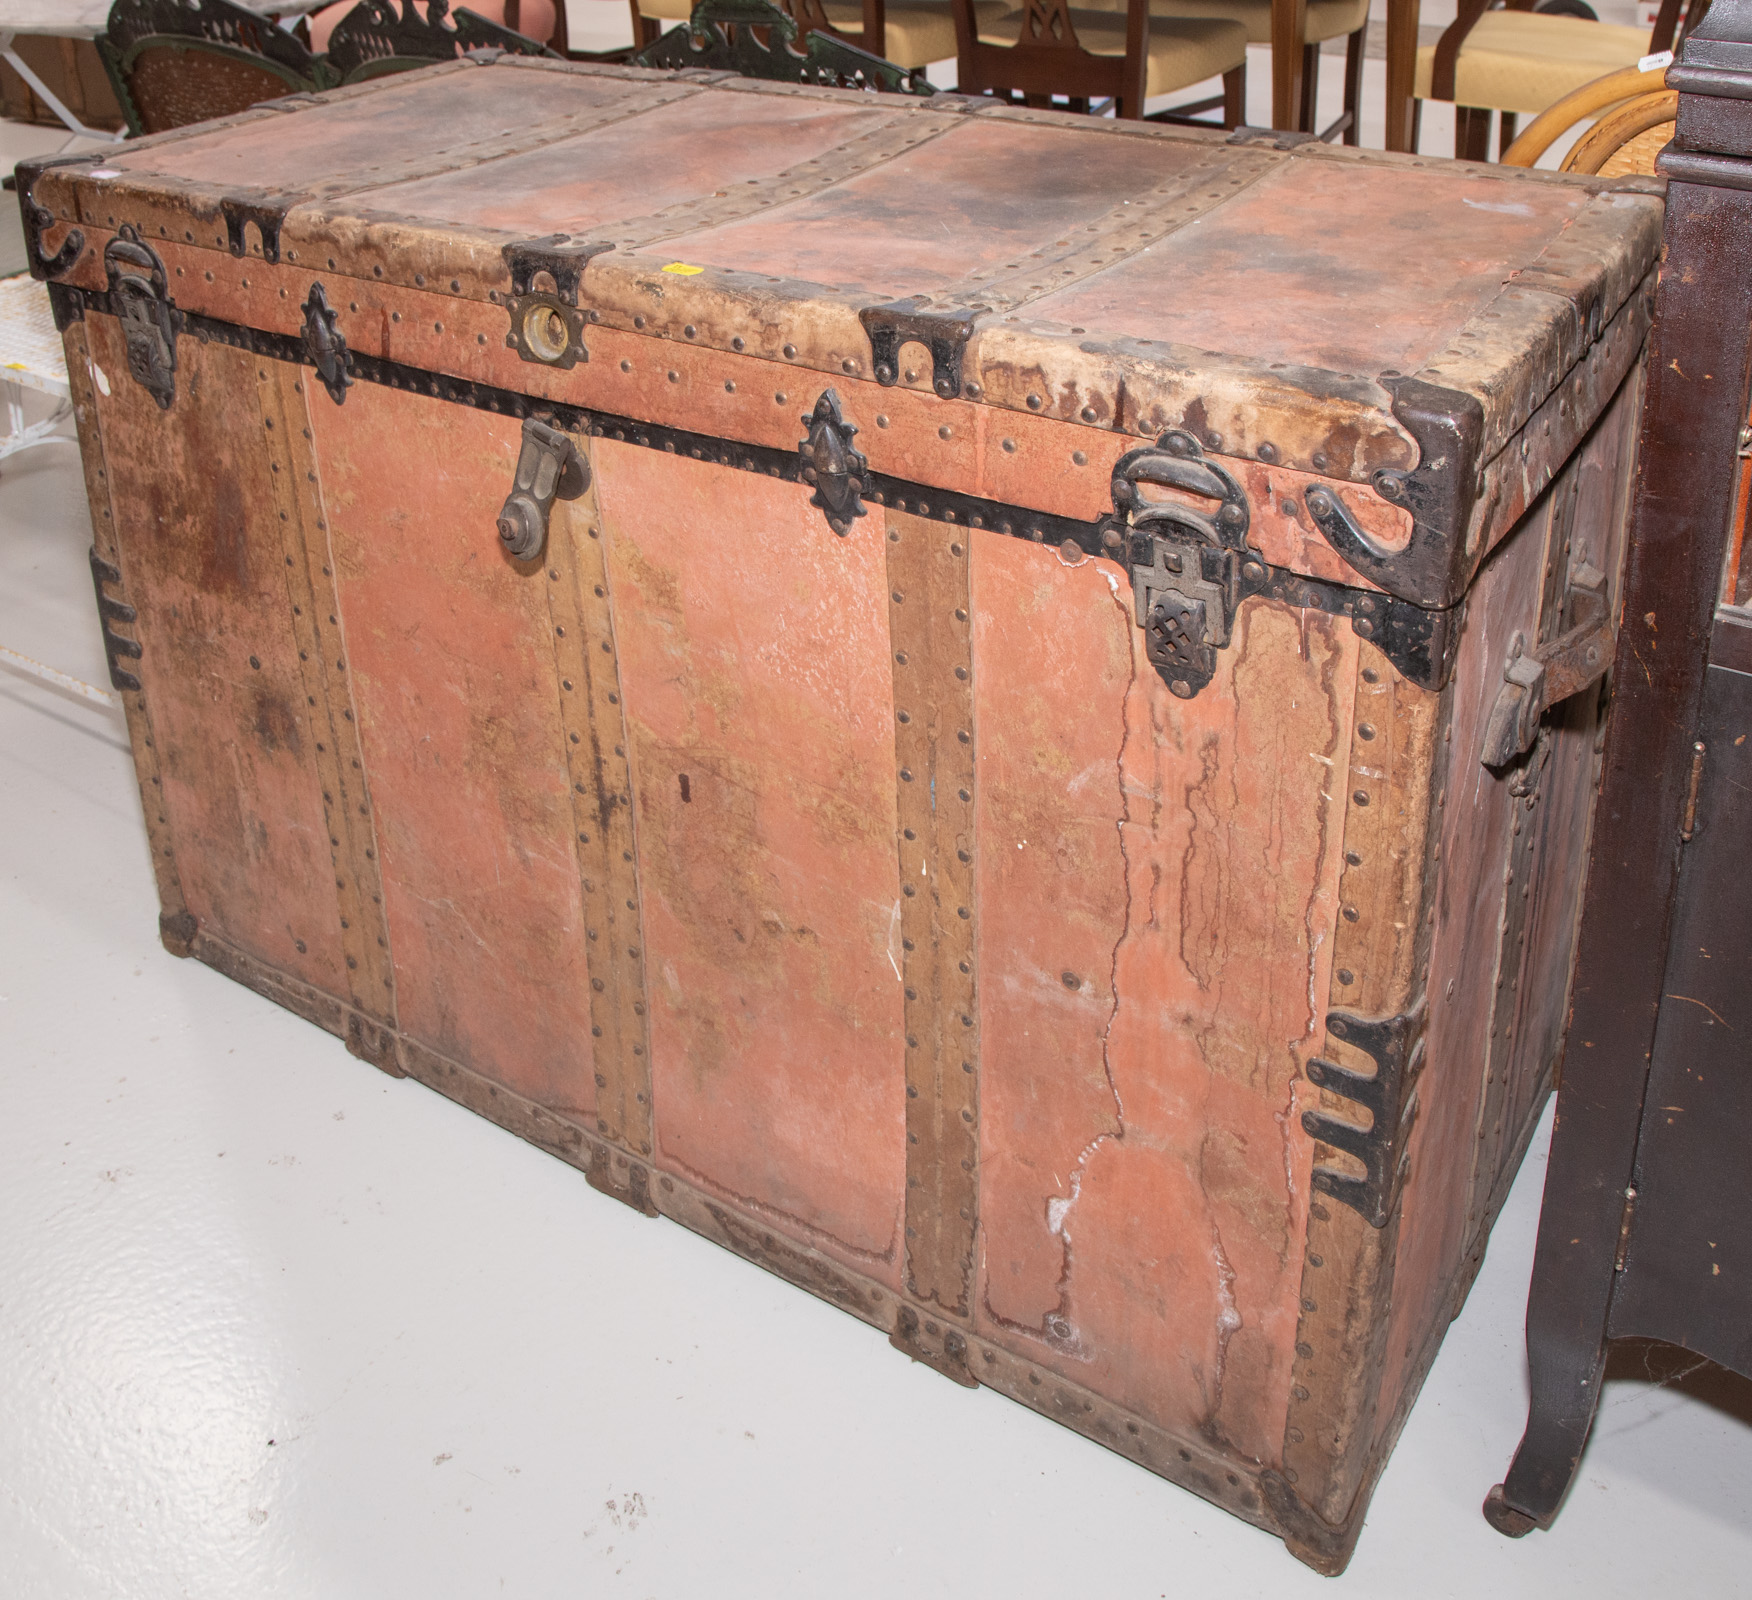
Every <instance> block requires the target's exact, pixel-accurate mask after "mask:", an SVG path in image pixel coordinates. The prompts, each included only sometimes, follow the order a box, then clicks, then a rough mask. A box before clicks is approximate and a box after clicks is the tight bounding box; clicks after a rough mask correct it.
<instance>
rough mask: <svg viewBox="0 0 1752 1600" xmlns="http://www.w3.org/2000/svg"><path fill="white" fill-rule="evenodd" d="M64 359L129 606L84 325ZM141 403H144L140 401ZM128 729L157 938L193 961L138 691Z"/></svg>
mask: <svg viewBox="0 0 1752 1600" xmlns="http://www.w3.org/2000/svg"><path fill="white" fill-rule="evenodd" d="M61 340H62V345H63V347H64V348H65V351H66V355H67V385H68V388H69V390H70V391H71V394H72V399H73V417H74V421H75V422H76V424H77V425H78V429H79V459H80V462H81V463H82V464H83V466H84V469H85V496H86V499H87V501H88V502H89V503H90V506H91V538H92V551H93V553H94V554H95V555H96V556H97V558H98V559H99V560H100V561H104V562H107V563H108V564H109V566H110V567H111V568H113V569H114V570H115V571H118V572H120V573H121V575H122V577H121V581H120V583H119V584H107V585H106V586H105V588H106V592H107V593H108V594H109V597H110V598H111V599H112V600H119V601H121V602H122V603H123V604H129V603H130V602H129V600H128V593H129V589H128V563H127V562H126V560H124V558H123V555H122V548H121V542H120V540H119V539H118V538H117V537H116V520H115V513H114V511H113V510H112V508H111V506H110V486H109V466H108V463H107V461H106V459H105V456H104V446H103V428H102V425H101V423H100V422H99V420H98V412H97V395H96V393H95V391H94V387H93V384H92V378H91V352H90V348H89V346H88V344H87V342H86V337H85V324H84V322H83V321H79V322H70V323H68V325H67V327H66V330H65V331H64V332H63V333H62V335H61ZM142 403H144V401H142ZM100 625H103V626H108V627H110V628H112V629H114V630H115V631H116V632H117V633H120V634H123V635H124V636H129V635H132V634H133V633H134V632H135V631H136V630H134V629H132V628H130V627H129V625H128V624H126V623H118V622H115V621H111V622H109V623H107V624H105V623H102V622H101V619H100ZM116 693H117V695H118V696H119V698H120V699H121V702H122V711H123V714H124V715H125V716H126V717H127V721H128V743H129V744H130V745H132V746H133V751H134V771H135V774H136V775H137V777H138V778H139V782H140V806H141V810H142V811H143V812H144V813H145V817H146V841H147V844H148V846H149V848H150V850H151V854H152V874H153V877H154V879H155V880H156V882H157V885H158V904H159V916H158V934H159V937H160V938H161V939H162V940H163V941H164V947H165V949H167V950H168V951H169V952H170V953H171V954H172V955H174V956H186V955H188V954H190V951H191V945H192V942H193V940H194V936H195V932H196V928H195V919H194V916H193V915H192V914H191V913H190V911H189V909H188V905H187V903H186V902H185V901H184V899H183V891H182V880H181V879H180V878H179V877H178V875H177V870H176V847H175V845H174V844H173V843H172V840H171V831H170V823H169V821H168V820H167V817H166V813H165V809H164V784H163V780H162V778H161V776H160V774H159V770H158V745H157V742H156V740H155V738H154V735H153V731H152V718H151V714H150V713H149V712H148V710H147V708H146V697H145V695H144V694H143V693H142V692H141V691H140V690H138V689H120V688H118V689H117V691H116Z"/></svg>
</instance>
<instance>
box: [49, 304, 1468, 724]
mask: <svg viewBox="0 0 1752 1600" xmlns="http://www.w3.org/2000/svg"><path fill="white" fill-rule="evenodd" d="M49 296H50V301H51V304H52V305H53V306H54V308H55V315H56V319H57V326H65V324H66V322H69V321H73V320H77V319H78V318H80V317H82V316H84V315H85V313H86V312H87V311H97V312H101V313H103V314H106V315H112V316H113V315H114V314H115V312H114V310H113V309H112V307H111V305H110V299H109V295H108V294H107V293H106V292H104V291H102V290H89V289H79V288H75V287H73V286H71V285H67V284H50V285H49ZM171 315H172V318H173V321H174V323H175V326H176V328H177V329H178V331H179V332H181V333H184V334H187V335H188V336H190V337H193V338H196V339H200V340H204V341H210V342H212V343H216V344H224V345H229V346H232V347H234V348H237V349H243V350H249V351H252V352H253V353H255V354H257V355H263V356H266V357H268V358H270V359H272V360H277V361H284V362H287V363H289V364H291V365H294V366H312V365H313V361H312V358H311V355H310V352H309V351H308V350H307V348H306V346H305V343H304V341H303V339H302V338H301V337H299V336H296V335H290V334H274V333H264V332H262V331H261V330H260V329H256V328H248V327H244V326H242V325H240V324H237V323H231V322H224V321H221V320H219V319H217V318H213V317H206V316H202V315H200V314H199V313H197V312H186V311H180V310H173V311H172V313H171ZM348 362H349V369H350V371H351V374H352V376H353V377H354V378H355V379H356V380H358V381H362V382H366V383H374V384H379V385H382V386H383V387H386V388H391V389H400V390H403V391H405V392H409V393H414V394H424V395H428V396H430V397H431V398H433V399H440V400H446V401H449V402H451V403H453V404H457V405H465V406H469V407H471V408H472V409H475V410H480V411H490V412H494V413H497V414H500V415H503V416H506V417H510V418H514V419H517V420H518V421H521V420H522V419H523V418H525V417H530V416H538V417H544V418H546V417H551V418H552V419H553V425H554V426H555V427H558V428H562V429H565V430H567V431H569V432H580V431H583V430H586V429H587V430H588V431H589V432H590V433H591V434H593V435H595V436H597V437H600V438H609V439H613V440H616V441H617V442H621V443H630V444H635V445H638V446H640V447H641V448H645V449H653V450H662V451H665V452H667V453H669V454H671V455H684V456H688V457H690V458H692V459H694V460H697V461H712V462H716V463H717V464H719V465H720V466H727V467H733V468H735V469H736V470H738V471H742V472H754V473H759V474H760V475H762V476H763V477H772V478H783V479H785V480H787V481H789V482H793V483H803V482H805V480H804V478H803V472H802V469H803V462H802V459H801V456H800V455H799V453H798V452H797V451H796V450H795V449H792V450H782V449H777V448H775V447H772V446H768V445H751V444H744V443H742V442H741V441H739V440H734V439H725V438H721V437H718V436H715V435H712V434H704V433H694V432H691V431H688V430H686V429H680V428H667V427H663V426H661V425H659V424H655V423H648V422H642V421H639V420H638V419H637V418H633V417H623V416H617V415H614V414H612V413H608V412H599V411H588V410H586V409H585V408H582V407H579V406H569V405H565V404H562V403H557V402H553V401H547V400H540V399H536V398H534V397H532V396H529V395H525V394H520V393H518V392H517V391H515V390H510V389H499V388H495V387H493V386H491V385H488V384H481V383H475V382H472V381H470V380H468V379H463V378H451V377H447V376H444V375H443V374H439V373H434V372H429V371H426V370H424V369H422V368H418V367H410V366H406V365H403V364H402V363H400V362H395V361H388V360H384V359H382V358H381V357H377V356H368V355H364V354H362V353H360V352H358V351H349V352H348ZM863 481H864V484H865V487H864V489H863V491H862V498H863V499H864V500H865V501H866V502H869V503H872V504H875V505H881V506H892V507H893V508H894V509H895V510H896V511H900V512H905V513H907V514H909V515H912V516H918V517H924V518H926V519H928V520H931V521H937V522H953V523H960V524H961V525H962V526H964V527H970V528H984V529H989V530H990V531H992V532H996V533H1000V534H1004V535H1006V536H1007V537H1011V538H1018V539H1026V540H1027V541H1029V542H1030V543H1033V544H1051V545H1056V546H1058V547H1060V548H1061V549H1064V550H1067V551H1068V552H1070V551H1074V552H1080V553H1081V554H1082V555H1084V556H1088V557H1098V558H1103V559H1107V560H1113V559H1114V550H1113V546H1112V543H1111V537H1110V535H1111V530H1112V528H1113V519H1112V518H1111V517H1105V516H1104V517H1100V518H1097V519H1096V520H1094V521H1092V522H1085V521H1081V520H1079V519H1077V518H1074V517H1064V516H1058V515H1056V514H1053V513H1050V512H1040V511H1034V510H1030V509H1029V508H1027V507H1025V506H1017V505H1011V504H1009V503H1007V502H1004V501H997V500H991V499H987V498H984V497H982V496H977V495H968V494H961V493H958V492H956V491H953V490H945V489H936V488H932V487H930V486H928V485H925V484H920V483H915V482H913V481H911V480H910V479H904V478H895V477H890V476H888V475H887V474H884V473H869V474H868V475H866V476H864V479H863ZM1254 564H1255V565H1257V566H1258V567H1259V569H1260V573H1261V576H1260V577H1259V578H1257V579H1254V578H1251V577H1247V578H1244V581H1243V589H1244V592H1243V594H1242V596H1241V599H1242V600H1246V599H1248V598H1252V597H1253V596H1255V595H1257V596H1261V597H1263V598H1265V599H1270V600H1278V601H1281V602H1283V603H1284V604H1286V605H1292V606H1296V607H1299V608H1301V609H1304V610H1310V611H1323V612H1326V613H1328V614H1329V615H1333V616H1343V617H1348V618H1350V619H1351V622H1352V626H1353V627H1354V628H1356V630H1357V632H1358V634H1359V636H1360V637H1363V638H1367V639H1370V640H1371V641H1372V642H1373V643H1374V644H1375V645H1376V646H1377V647H1378V648H1379V649H1380V650H1381V652H1382V653H1383V654H1384V655H1385V656H1386V657H1387V659H1388V660H1389V661H1390V662H1391V663H1392V664H1393V666H1394V668H1395V670H1396V671H1398V672H1400V673H1401V674H1403V676H1404V677H1405V678H1406V679H1407V681H1409V682H1411V683H1413V684H1415V685H1417V686H1418V687H1419V688H1423V689H1431V690H1435V689H1440V688H1442V687H1443V686H1444V685H1445V684H1446V683H1447V681H1448V675H1449V673H1450V672H1451V670H1452V668H1453V663H1454V653H1455V648H1456V645H1457V643H1458V639H1459V633H1460V628H1459V623H1460V620H1461V615H1462V608H1461V606H1460V605H1458V604H1456V605H1452V606H1445V607H1429V606H1423V605H1418V604H1415V603H1412V602H1409V601H1405V600H1402V599H1400V598H1398V597H1397V596H1395V595H1393V594H1391V593H1381V592H1379V591H1376V590H1373V589H1364V588H1358V587H1354V586H1351V585H1347V584H1341V583H1334V582H1331V581H1329V580H1327V579H1324V578H1314V577H1307V576H1304V575H1303V574H1301V573H1298V572H1291V571H1289V570H1287V569H1285V568H1282V567H1274V566H1269V565H1266V564H1265V563H1263V562H1258V563H1254Z"/></svg>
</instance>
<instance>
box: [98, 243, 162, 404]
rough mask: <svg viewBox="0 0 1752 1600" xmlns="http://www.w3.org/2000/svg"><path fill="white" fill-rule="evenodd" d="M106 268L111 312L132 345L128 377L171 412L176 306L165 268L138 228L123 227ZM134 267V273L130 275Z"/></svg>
mask: <svg viewBox="0 0 1752 1600" xmlns="http://www.w3.org/2000/svg"><path fill="white" fill-rule="evenodd" d="M103 265H104V270H105V271H106V272H107V273H108V274H109V300H110V310H112V311H113V312H114V313H115V314H116V318H117V320H118V321H119V322H120V323H121V325H122V334H123V337H124V338H126V340H127V343H128V371H129V373H130V374H132V376H133V379H134V381H135V382H136V383H137V384H139V385H140V387H141V388H142V389H144V390H145V391H146V392H147V393H148V394H150V395H151V396H152V398H153V399H154V400H156V401H157V402H158V404H159V407H160V409H162V410H165V411H168V410H169V409H170V406H171V402H172V401H174V400H175V399H176V306H175V303H174V302H173V301H172V300H171V298H170V279H169V278H168V277H167V276H166V274H165V271H164V263H163V261H161V260H160V259H159V256H158V252H157V251H156V250H154V249H153V248H152V246H151V245H149V244H145V243H143V242H142V241H141V238H140V235H139V234H138V233H137V232H135V230H134V226H133V224H132V223H128V222H124V223H123V224H122V226H121V229H120V230H119V231H118V232H117V234H116V236H115V238H113V239H111V240H110V242H109V243H108V244H107V245H105V246H104V251H103ZM129 267H132V268H134V269H135V270H134V271H131V272H130V271H127V270H125V269H127V268H129ZM142 273H145V274H146V276H145V277H142V276H141V274H142Z"/></svg>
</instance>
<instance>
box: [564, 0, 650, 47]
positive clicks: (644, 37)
mask: <svg viewBox="0 0 1752 1600" xmlns="http://www.w3.org/2000/svg"><path fill="white" fill-rule="evenodd" d="M560 3H561V4H562V5H563V4H564V3H565V0H560ZM627 9H628V10H629V11H631V12H632V14H633V48H634V49H635V50H643V49H644V48H645V46H646V45H648V44H655V43H656V42H657V35H658V34H659V33H660V32H661V31H662V30H661V29H659V28H658V26H657V24H656V22H655V21H654V20H653V19H652V18H650V17H647V16H644V15H642V14H641V12H640V11H639V0H627Z"/></svg>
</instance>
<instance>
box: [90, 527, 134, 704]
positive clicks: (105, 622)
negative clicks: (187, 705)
mask: <svg viewBox="0 0 1752 1600" xmlns="http://www.w3.org/2000/svg"><path fill="white" fill-rule="evenodd" d="M121 581H122V569H121V568H120V567H118V566H117V565H116V564H115V563H114V562H113V561H105V560H104V558H103V557H102V556H100V555H99V554H98V553H97V546H96V545H93V546H92V547H91V586H92V588H93V589H95V590H96V591H97V616H98V621H99V622H100V623H101V624H102V627H103V653H104V658H105V660H107V661H108V662H109V676H110V684H111V686H112V687H114V688H117V689H131V690H135V691H138V689H139V687H140V680H139V678H138V677H136V676H135V675H134V674H133V673H132V672H130V671H128V669H127V668H126V667H124V666H123V665H122V662H123V661H124V660H129V661H138V660H139V659H140V643H139V641H138V640H137V639H130V638H128V637H126V636H125V635H123V634H120V633H117V632H116V630H115V629H114V628H112V627H111V626H110V624H111V623H112V622H126V623H130V624H131V623H133V622H134V621H135V620H136V613H135V611H134V608H133V607H132V606H131V605H129V604H128V603H127V602H126V601H125V600H116V599H112V598H111V597H110V596H109V595H108V594H107V593H105V589H104V586H105V585H106V584H119V583H120V582H121Z"/></svg>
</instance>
